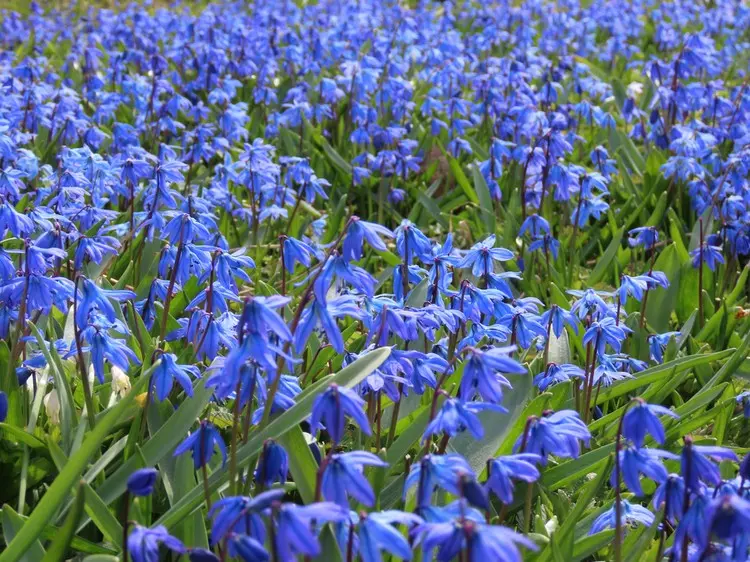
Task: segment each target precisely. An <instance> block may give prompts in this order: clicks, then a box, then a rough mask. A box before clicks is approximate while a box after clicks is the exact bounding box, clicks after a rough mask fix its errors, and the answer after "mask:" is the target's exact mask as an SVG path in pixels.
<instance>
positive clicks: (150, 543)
mask: <svg viewBox="0 0 750 562" xmlns="http://www.w3.org/2000/svg"><path fill="white" fill-rule="evenodd" d="M160 543H161V544H163V545H164V546H166V547H167V548H168V549H169V550H171V551H172V552H176V553H177V554H183V553H184V552H185V545H183V544H182V542H181V541H180V540H179V539H177V538H175V537H173V536H172V535H170V534H169V532H168V531H167V528H166V527H164V526H163V525H158V526H156V527H154V528H153V529H149V528H148V527H142V526H141V525H138V524H136V525H135V526H134V527H133V530H132V531H130V535H128V553H129V554H130V557H131V558H132V560H133V562H159V544H160Z"/></svg>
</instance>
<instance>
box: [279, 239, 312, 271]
mask: <svg viewBox="0 0 750 562" xmlns="http://www.w3.org/2000/svg"><path fill="white" fill-rule="evenodd" d="M283 247H284V267H285V268H286V270H287V271H294V264H295V263H301V264H302V265H304V266H305V267H310V263H311V257H312V256H314V255H315V249H314V248H313V247H312V246H310V245H309V244H308V243H306V242H302V241H301V240H297V239H295V238H292V237H291V236H284V242H283Z"/></svg>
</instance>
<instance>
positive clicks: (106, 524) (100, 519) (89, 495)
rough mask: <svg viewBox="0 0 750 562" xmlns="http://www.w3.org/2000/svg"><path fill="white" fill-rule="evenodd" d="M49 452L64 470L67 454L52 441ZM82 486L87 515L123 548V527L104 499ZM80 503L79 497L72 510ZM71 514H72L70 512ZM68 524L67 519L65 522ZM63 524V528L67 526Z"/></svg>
mask: <svg viewBox="0 0 750 562" xmlns="http://www.w3.org/2000/svg"><path fill="white" fill-rule="evenodd" d="M49 450H50V454H51V456H52V460H53V461H54V463H55V465H56V466H57V469H58V470H62V468H63V467H64V466H65V464H66V463H67V462H68V459H67V457H66V456H65V453H64V452H63V451H62V450H61V449H60V447H59V446H58V445H57V443H54V442H52V441H50V443H49ZM80 486H81V487H82V489H83V498H84V509H85V510H86V513H87V514H88V516H89V517H90V518H91V520H92V521H93V522H94V524H95V525H96V526H97V528H98V529H99V530H100V531H101V532H102V534H103V535H104V537H105V538H106V539H107V540H108V541H109V542H110V543H112V544H115V545H117V546H122V544H121V543H122V525H120V523H119V521H117V519H115V517H114V516H113V515H112V513H111V512H110V511H109V508H108V507H107V505H106V504H105V503H104V502H103V501H102V499H101V498H100V497H99V496H98V495H97V494H96V492H94V489H93V488H92V487H91V486H90V485H89V484H88V483H87V482H86V481H85V480H81V483H80ZM77 501H78V499H77V496H76V499H75V500H74V502H73V504H72V509H76V502H77ZM68 513H70V512H68ZM80 515H81V514H80V513H79V514H78V517H76V519H75V521H76V524H77V523H78V521H79V520H80V518H81V517H80ZM65 521H66V522H65V524H67V518H66V520H65ZM65 524H63V527H64V526H65Z"/></svg>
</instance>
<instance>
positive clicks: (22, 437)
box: [0, 422, 46, 449]
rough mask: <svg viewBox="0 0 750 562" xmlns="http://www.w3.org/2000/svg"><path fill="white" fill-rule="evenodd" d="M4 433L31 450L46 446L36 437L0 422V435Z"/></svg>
mask: <svg viewBox="0 0 750 562" xmlns="http://www.w3.org/2000/svg"><path fill="white" fill-rule="evenodd" d="M2 433H5V434H7V435H8V436H10V437H13V438H14V439H15V440H16V441H18V442H19V443H23V444H24V445H28V446H29V447H31V448H32V449H44V448H45V447H46V445H45V444H44V442H42V441H40V440H39V439H38V438H37V437H34V436H33V435H32V434H31V433H27V432H26V431H24V430H23V429H21V428H20V427H15V426H13V425H8V424H7V423H2V422H0V434H2Z"/></svg>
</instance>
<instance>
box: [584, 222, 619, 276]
mask: <svg viewBox="0 0 750 562" xmlns="http://www.w3.org/2000/svg"><path fill="white" fill-rule="evenodd" d="M623 232H624V229H622V228H621V229H620V230H618V231H617V232H616V233H615V235H614V236H613V237H612V241H611V242H610V243H609V246H607V249H606V250H605V251H604V253H603V254H602V256H601V258H599V259H598V260H597V262H596V265H595V266H594V270H593V271H592V272H591V275H589V278H588V280H587V283H588V284H589V286H593V285H595V284H596V283H598V282H599V281H601V280H602V279H603V278H604V275H605V274H606V273H607V271H608V270H609V264H610V263H612V260H613V259H615V256H616V255H617V250H618V249H619V248H620V243H621V242H622V235H623Z"/></svg>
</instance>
